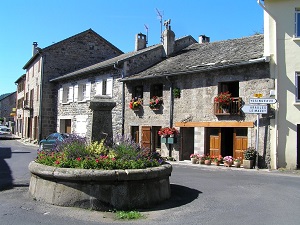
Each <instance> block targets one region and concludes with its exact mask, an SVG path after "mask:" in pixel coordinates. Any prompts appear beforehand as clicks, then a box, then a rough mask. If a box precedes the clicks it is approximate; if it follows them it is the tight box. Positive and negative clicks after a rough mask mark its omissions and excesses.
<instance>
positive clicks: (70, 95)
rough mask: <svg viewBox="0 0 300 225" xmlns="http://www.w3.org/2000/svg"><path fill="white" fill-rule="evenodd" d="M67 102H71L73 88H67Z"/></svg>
mask: <svg viewBox="0 0 300 225" xmlns="http://www.w3.org/2000/svg"><path fill="white" fill-rule="evenodd" d="M68 102H73V86H71V87H69V96H68Z"/></svg>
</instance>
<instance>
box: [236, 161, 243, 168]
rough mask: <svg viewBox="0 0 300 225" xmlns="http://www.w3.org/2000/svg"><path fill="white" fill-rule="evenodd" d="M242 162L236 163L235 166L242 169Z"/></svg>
mask: <svg viewBox="0 0 300 225" xmlns="http://www.w3.org/2000/svg"><path fill="white" fill-rule="evenodd" d="M241 164H242V163H241V162H234V166H235V167H236V168H240V167H241Z"/></svg>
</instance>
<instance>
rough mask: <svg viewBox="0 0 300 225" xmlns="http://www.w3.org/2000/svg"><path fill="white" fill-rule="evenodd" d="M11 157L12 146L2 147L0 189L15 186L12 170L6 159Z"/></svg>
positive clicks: (0, 155)
mask: <svg viewBox="0 0 300 225" xmlns="http://www.w3.org/2000/svg"><path fill="white" fill-rule="evenodd" d="M9 158H11V148H0V191H1V190H5V189H10V188H12V187H13V179H12V175H11V170H10V168H9V166H8V164H7V163H6V161H5V160H4V159H9Z"/></svg>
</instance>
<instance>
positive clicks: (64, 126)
mask: <svg viewBox="0 0 300 225" xmlns="http://www.w3.org/2000/svg"><path fill="white" fill-rule="evenodd" d="M169 32H171V33H173V31H171V30H169V31H168V33H169ZM164 40H165V45H166V44H167V43H168V42H170V41H172V42H173V45H172V47H173V49H172V51H173V52H177V51H179V50H181V49H183V48H185V47H187V46H189V45H191V44H192V43H195V39H194V38H192V37H191V36H186V37H182V38H179V39H177V40H175V35H174V36H172V38H171V39H168V38H167V37H165V39H164ZM146 44H147V43H146V35H144V34H137V35H136V40H135V51H133V52H129V53H125V54H122V55H119V56H117V57H114V58H112V59H109V60H106V61H103V62H100V63H97V64H94V65H91V66H89V67H86V68H83V69H80V70H77V71H74V72H72V73H68V74H65V75H64V76H61V77H57V78H54V79H52V80H51V83H53V85H55V86H56V91H57V96H58V99H57V112H58V114H57V122H56V123H57V128H56V129H57V131H59V132H68V133H75V134H78V135H81V136H84V137H86V138H87V140H88V141H99V140H101V139H102V138H105V137H109V138H113V137H116V136H118V135H122V134H124V114H125V111H126V110H128V109H127V108H124V103H125V95H124V90H125V86H124V83H122V82H120V80H121V79H123V78H124V77H127V76H130V75H131V74H135V73H138V72H140V71H143V70H145V69H147V68H149V67H150V66H153V65H155V64H157V63H158V62H160V61H162V60H163V59H164V58H165V57H166V55H167V54H169V53H168V52H167V47H166V46H164V45H163V44H157V45H154V46H150V47H147V46H146Z"/></svg>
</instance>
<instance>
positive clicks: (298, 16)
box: [295, 9, 300, 37]
mask: <svg viewBox="0 0 300 225" xmlns="http://www.w3.org/2000/svg"><path fill="white" fill-rule="evenodd" d="M295 37H300V9H296V11H295Z"/></svg>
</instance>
